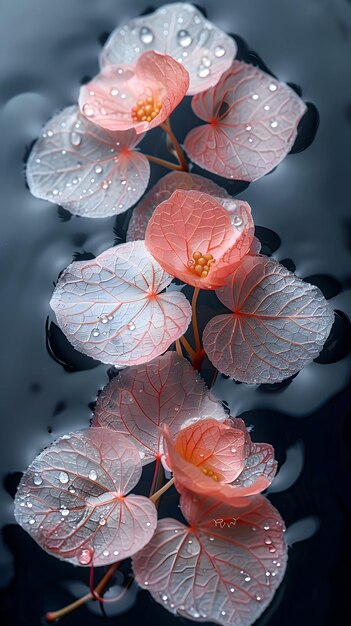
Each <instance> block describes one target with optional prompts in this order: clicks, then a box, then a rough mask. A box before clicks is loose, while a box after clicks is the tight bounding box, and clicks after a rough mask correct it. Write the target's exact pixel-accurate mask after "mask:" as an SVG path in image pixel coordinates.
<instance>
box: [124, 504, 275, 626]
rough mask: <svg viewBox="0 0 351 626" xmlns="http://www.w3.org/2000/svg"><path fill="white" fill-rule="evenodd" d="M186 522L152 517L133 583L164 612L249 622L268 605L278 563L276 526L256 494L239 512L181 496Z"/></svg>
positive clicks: (236, 625)
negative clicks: (151, 532)
mask: <svg viewBox="0 0 351 626" xmlns="http://www.w3.org/2000/svg"><path fill="white" fill-rule="evenodd" d="M181 509H182V512H183V515H184V517H185V518H186V519H187V521H188V523H189V526H185V525H184V524H182V523H181V522H178V521H176V520H174V519H170V518H166V519H162V520H160V521H159V522H158V525H157V529H156V532H155V534H154V536H153V537H152V539H151V541H150V543H149V544H148V545H147V546H146V547H145V548H144V549H143V550H142V551H141V552H139V553H138V554H137V555H135V556H134V558H133V570H134V574H135V577H136V580H137V582H138V583H139V585H140V586H141V587H142V588H144V589H147V590H149V591H150V593H151V595H152V596H153V598H154V599H155V600H156V602H159V603H160V604H162V605H163V606H164V608H165V609H167V610H168V611H170V612H172V613H176V614H178V615H181V616H182V617H186V618H187V619H191V620H194V621H206V622H216V623H218V624H223V625H224V626H250V624H252V623H253V622H255V621H256V620H257V618H258V617H259V616H260V615H261V614H262V612H263V611H264V610H265V608H266V607H267V606H268V604H269V603H270V602H271V600H272V598H273V596H274V594H275V592H276V590H277V588H278V587H279V585H280V583H281V581H282V579H283V576H284V573H285V568H286V562H287V548H286V545H285V541H284V535H283V531H284V523H283V521H282V519H281V517H280V515H279V513H278V511H277V510H276V509H275V508H274V507H273V506H272V505H271V504H270V502H269V501H268V500H267V499H266V498H264V497H263V496H259V497H258V498H255V500H254V501H251V503H250V505H249V506H247V507H246V508H243V509H241V510H240V509H233V508H232V507H230V506H228V505H223V504H221V503H219V502H217V501H216V500H214V499H211V498H205V499H199V498H194V497H193V494H191V492H186V493H184V494H183V495H182V497H181Z"/></svg>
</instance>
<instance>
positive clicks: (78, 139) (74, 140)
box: [70, 131, 82, 147]
mask: <svg viewBox="0 0 351 626" xmlns="http://www.w3.org/2000/svg"><path fill="white" fill-rule="evenodd" d="M70 140H71V144H72V146H75V147H77V146H80V144H81V143H82V136H81V135H80V134H79V133H76V132H75V131H72V132H71V135H70Z"/></svg>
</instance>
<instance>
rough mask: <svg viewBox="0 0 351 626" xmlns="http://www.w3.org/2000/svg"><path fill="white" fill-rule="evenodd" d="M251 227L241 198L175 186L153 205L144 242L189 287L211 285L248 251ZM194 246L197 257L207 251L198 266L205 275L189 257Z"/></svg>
mask: <svg viewBox="0 0 351 626" xmlns="http://www.w3.org/2000/svg"><path fill="white" fill-rule="evenodd" d="M253 233H254V226H253V221H252V217H251V209H250V206H249V205H248V204H247V202H243V201H241V200H233V199H232V198H213V197H212V196H210V195H208V194H206V193H201V192H200V191H183V190H179V191H175V192H174V193H173V194H172V196H171V197H170V198H169V199H168V200H165V201H164V202H162V203H161V204H159V206H158V207H157V208H156V210H155V211H154V213H153V215H152V217H151V219H150V221H149V224H148V226H147V230H146V234H145V244H146V246H147V248H148V249H149V250H150V252H151V254H152V255H153V256H154V257H155V259H157V261H158V262H159V263H160V265H162V267H163V268H164V269H165V270H166V271H167V272H170V273H172V274H173V276H176V277H177V278H179V279H180V280H183V281H184V282H186V283H188V284H189V285H193V286H194V287H199V288H201V289H214V288H216V287H219V286H221V285H223V284H224V283H225V279H226V277H227V276H228V274H230V273H231V272H232V271H233V269H234V268H235V267H236V266H237V265H238V263H239V261H240V259H241V258H242V257H243V256H244V255H245V254H246V253H247V252H248V251H249V249H250V246H251V242H252V239H253ZM198 252H201V255H202V257H203V258H202V259H200V260H199V263H202V261H204V259H205V258H206V255H209V256H210V257H212V260H210V263H209V265H207V261H206V264H204V267H203V270H205V274H206V276H204V275H202V273H201V272H202V270H201V266H199V265H198V262H197V261H196V262H195V261H194V258H195V256H194V255H196V254H197V253H198ZM201 255H200V256H201ZM198 268H199V270H198ZM206 270H208V271H206Z"/></svg>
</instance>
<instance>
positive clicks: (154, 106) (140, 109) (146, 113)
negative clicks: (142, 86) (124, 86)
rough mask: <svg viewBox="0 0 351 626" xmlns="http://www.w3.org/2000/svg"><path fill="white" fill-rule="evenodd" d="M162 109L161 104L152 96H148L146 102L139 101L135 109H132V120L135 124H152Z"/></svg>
mask: <svg viewBox="0 0 351 626" xmlns="http://www.w3.org/2000/svg"><path fill="white" fill-rule="evenodd" d="M161 109H162V103H161V102H155V100H154V98H153V97H152V96H148V97H147V98H145V99H144V100H138V102H137V104H136V106H135V107H133V108H132V119H133V120H134V121H135V122H151V120H153V119H154V118H155V117H156V115H158V114H159V112H160V111H161Z"/></svg>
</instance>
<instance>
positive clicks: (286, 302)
mask: <svg viewBox="0 0 351 626" xmlns="http://www.w3.org/2000/svg"><path fill="white" fill-rule="evenodd" d="M216 294H217V296H218V298H219V299H220V300H221V302H222V303H223V304H224V305H225V306H227V307H228V308H229V309H230V310H231V311H233V312H234V315H233V314H232V313H231V314H228V315H218V316H217V317H214V318H213V319H212V320H211V321H210V322H209V323H208V324H207V326H206V327H205V330H204V333H203V343H204V348H205V350H206V353H207V355H208V358H209V359H210V360H211V362H212V363H213V365H214V366H215V367H217V368H218V369H219V371H220V372H222V373H224V374H226V375H228V376H230V377H231V378H235V379H236V380H240V381H242V382H246V383H275V382H279V381H281V380H283V379H284V378H287V377H288V376H292V375H293V374H296V372H298V371H299V370H300V369H302V367H304V366H305V365H306V364H307V363H309V362H310V361H312V360H313V359H314V358H315V357H316V356H317V355H318V354H319V352H320V351H321V349H322V346H323V344H324V342H325V341H326V339H327V337H328V335H329V333H330V330H331V327H332V324H333V321H334V313H333V310H332V308H331V307H330V305H329V304H328V302H327V301H326V300H325V298H324V296H323V295H322V293H321V292H320V290H319V289H318V288H317V287H314V286H313V285H309V284H308V283H305V282H303V281H302V280H300V279H299V278H297V277H296V276H295V275H294V274H292V273H291V272H289V271H288V270H287V269H285V267H283V266H282V265H280V264H279V263H278V262H277V261H275V260H273V259H268V258H266V257H252V256H246V257H245V258H244V259H243V260H242V262H241V264H240V266H239V267H238V269H237V270H235V271H234V272H233V274H232V275H231V276H230V277H228V279H227V283H226V285H225V286H224V287H223V288H221V289H219V290H218V291H216Z"/></svg>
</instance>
